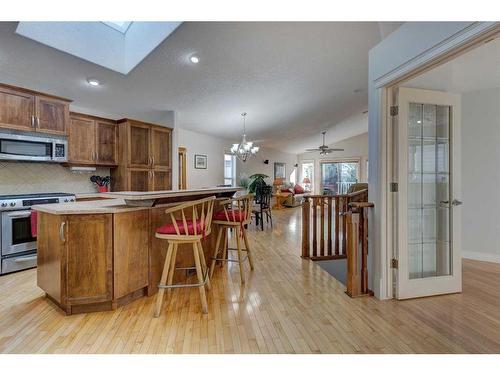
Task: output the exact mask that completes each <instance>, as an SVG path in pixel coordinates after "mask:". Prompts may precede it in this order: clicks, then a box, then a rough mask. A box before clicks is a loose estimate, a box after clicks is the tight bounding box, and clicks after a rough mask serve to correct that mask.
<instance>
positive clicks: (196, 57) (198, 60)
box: [189, 56, 200, 64]
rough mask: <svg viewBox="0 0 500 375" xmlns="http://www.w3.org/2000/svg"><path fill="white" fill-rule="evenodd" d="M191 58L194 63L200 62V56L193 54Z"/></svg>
mask: <svg viewBox="0 0 500 375" xmlns="http://www.w3.org/2000/svg"><path fill="white" fill-rule="evenodd" d="M189 60H190V61H191V62H192V63H193V64H198V63H199V62H200V58H199V57H198V56H191V57H190V58H189Z"/></svg>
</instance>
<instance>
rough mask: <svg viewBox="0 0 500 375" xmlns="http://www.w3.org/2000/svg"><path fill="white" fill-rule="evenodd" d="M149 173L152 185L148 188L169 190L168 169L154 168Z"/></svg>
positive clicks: (169, 178) (169, 177)
mask: <svg viewBox="0 0 500 375" xmlns="http://www.w3.org/2000/svg"><path fill="white" fill-rule="evenodd" d="M151 173H152V176H151V182H152V184H153V185H152V186H151V187H150V190H153V191H157V190H170V189H171V188H172V187H171V181H172V178H171V176H170V173H171V172H170V171H162V170H158V169H154V170H153V171H152V172H151Z"/></svg>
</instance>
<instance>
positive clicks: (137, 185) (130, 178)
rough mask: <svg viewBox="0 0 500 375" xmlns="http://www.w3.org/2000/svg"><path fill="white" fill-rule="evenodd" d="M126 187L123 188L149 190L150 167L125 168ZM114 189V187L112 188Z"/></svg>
mask: <svg viewBox="0 0 500 375" xmlns="http://www.w3.org/2000/svg"><path fill="white" fill-rule="evenodd" d="M126 173H127V176H126V179H127V186H128V187H127V188H124V189H123V190H130V191H149V190H150V185H151V170H150V169H134V168H128V169H127V172H126ZM113 190H114V189H113Z"/></svg>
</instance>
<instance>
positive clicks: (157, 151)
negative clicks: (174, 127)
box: [151, 126, 172, 169]
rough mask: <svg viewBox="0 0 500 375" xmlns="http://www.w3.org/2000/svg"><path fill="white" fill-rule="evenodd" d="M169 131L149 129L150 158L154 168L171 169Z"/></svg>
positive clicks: (155, 128) (159, 128)
mask: <svg viewBox="0 0 500 375" xmlns="http://www.w3.org/2000/svg"><path fill="white" fill-rule="evenodd" d="M171 142H172V141H171V130H170V129H167V128H161V127H156V126H155V127H152V128H151V156H152V163H153V167H154V168H163V169H168V168H171V167H172V164H171V159H172V156H171V155H172V147H171V146H172V145H171Z"/></svg>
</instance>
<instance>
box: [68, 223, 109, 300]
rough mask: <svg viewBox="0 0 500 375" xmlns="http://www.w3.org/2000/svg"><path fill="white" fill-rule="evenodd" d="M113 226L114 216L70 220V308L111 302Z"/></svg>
mask: <svg viewBox="0 0 500 375" xmlns="http://www.w3.org/2000/svg"><path fill="white" fill-rule="evenodd" d="M112 223H113V220H112V215H111V214H103V215H68V216H67V217H66V228H65V229H66V231H65V234H64V236H63V239H64V241H63V242H64V243H65V247H66V254H67V258H66V261H67V270H68V280H67V303H68V304H69V305H73V304H87V303H97V302H105V301H111V299H112V297H113V279H112V267H113V265H112V261H113V247H112V246H113V236H112V234H113V231H112ZM63 231H64V228H63Z"/></svg>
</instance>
